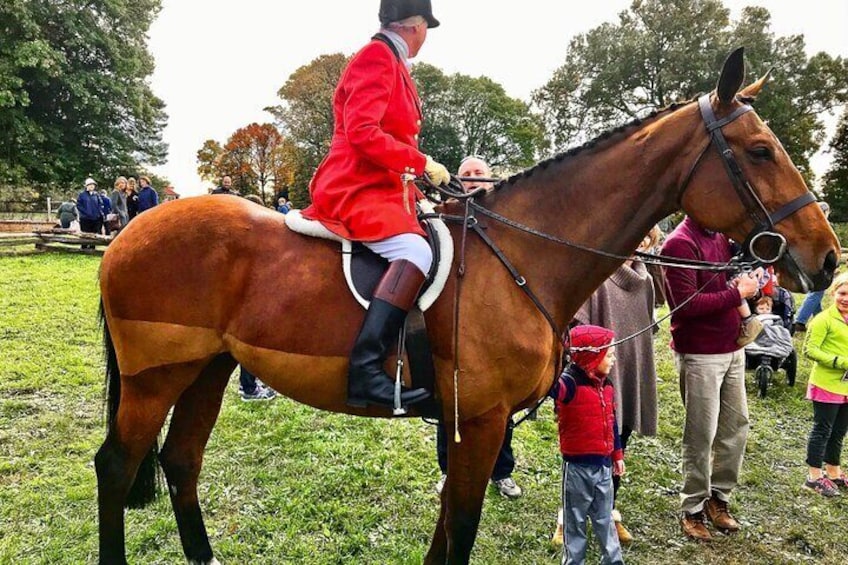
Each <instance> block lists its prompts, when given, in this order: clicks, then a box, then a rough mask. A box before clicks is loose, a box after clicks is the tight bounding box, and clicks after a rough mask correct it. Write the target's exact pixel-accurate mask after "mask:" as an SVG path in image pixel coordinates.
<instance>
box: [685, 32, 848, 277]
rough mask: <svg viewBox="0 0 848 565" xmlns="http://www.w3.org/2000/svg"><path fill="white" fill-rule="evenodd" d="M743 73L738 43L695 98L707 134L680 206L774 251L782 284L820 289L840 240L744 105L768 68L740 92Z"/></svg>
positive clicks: (757, 251)
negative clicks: (714, 80)
mask: <svg viewBox="0 0 848 565" xmlns="http://www.w3.org/2000/svg"><path fill="white" fill-rule="evenodd" d="M744 78H745V63H744V59H743V50H742V48H739V49H737V50H736V51H734V52H733V53H731V55H730V56H729V57H728V58H727V61H725V63H724V68H723V69H722V72H721V78H720V79H719V81H718V86H717V88H716V90H715V92H713V93H712V94H710V95H705V96H704V97H702V98H701V99H700V100H699V112H700V116H701V118H702V119H703V122H704V124H706V129H707V133H708V135H709V136H710V137H709V138H708V139H709V141H707V140H706V139H705V140H703V141H702V143H705V144H706V146H705V147H704V148H703V151H702V152H701V153H700V154H699V155H698V157H697V159H696V160H695V162H694V164H693V166H692V168H691V169H689V171H688V173H689V174H688V176H687V178H686V179H685V180H684V182H683V191H684V192H683V193H682V195H681V205H682V207H683V209H684V210H685V211H686V212H687V214H689V215H691V216H692V217H693V218H694V219H695V220H697V221H698V223H699V224H701V225H702V226H704V227H707V228H709V229H713V230H717V231H720V232H722V233H725V234H727V235H728V236H729V237H731V238H733V239H734V240H735V241H738V242H740V243H742V244H743V246H744V247H745V248H746V250H748V251H750V252H751V253H752V254H753V255H754V256H756V257H761V258H764V259H767V260H771V259H774V258H776V257H778V256H780V259H779V260H778V261H777V262H776V263H775V266H776V268H777V269H778V272H779V273H780V274H781V285H782V286H785V287H787V288H789V289H790V290H794V291H802V292H804V291H807V290H812V289H817V290H820V289H823V288H826V287H827V286H828V285H829V284H830V281H831V280H832V278H833V272H834V270H835V269H836V266H837V263H838V262H839V253H840V248H839V242H838V241H837V239H836V235H835V234H834V233H833V230H832V229H831V228H830V224H828V222H827V219H826V218H825V216H824V214H823V213H822V211H821V209H820V208H819V206H817V205H816V204H815V198H814V197H813V196H812V194H811V193H810V191H809V189H808V188H807V185H806V184H805V183H804V179H803V178H802V177H801V174H800V173H799V172H798V169H796V168H795V165H793V164H792V160H791V159H790V158H789V155H788V154H787V153H786V150H785V149H784V148H783V145H781V143H780V141H779V140H778V139H777V137H775V135H774V133H772V131H771V130H770V129H769V127H768V126H767V125H766V124H765V123H764V122H763V121H762V120H761V119H760V118H759V116H757V114H756V112H754V111H752V110H751V107H750V106H749V104H750V102H752V101H753V100H754V99H755V98H756V96H757V94H758V93H759V92H760V90H761V89H762V87H763V86H764V85H765V83H766V82H767V80H768V73H767V74H766V75H765V76H764V77H762V78H761V79H760V80H758V81H757V82H755V83H753V84H751V85H749V86H747V87H746V88H744V89H742V90H741V91H740V88H741V86H742V82H743V80H744ZM699 136H700V134H699ZM702 139H703V138H702ZM713 146H715V149H716V150H711V149H710V148H711V147H713ZM784 240H785V252H784V253H782V250H783V247H784Z"/></svg>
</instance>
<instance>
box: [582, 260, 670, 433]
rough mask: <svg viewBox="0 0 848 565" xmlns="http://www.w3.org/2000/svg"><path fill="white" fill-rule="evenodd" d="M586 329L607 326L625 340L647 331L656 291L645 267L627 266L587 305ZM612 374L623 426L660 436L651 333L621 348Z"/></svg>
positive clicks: (619, 347) (600, 288)
mask: <svg viewBox="0 0 848 565" xmlns="http://www.w3.org/2000/svg"><path fill="white" fill-rule="evenodd" d="M574 317H575V318H576V319H577V320H579V321H580V322H581V323H583V324H594V325H596V326H603V327H605V328H609V329H611V330H612V331H614V332H615V339H616V340H619V339H622V338H625V337H627V336H629V335H632V334H634V333H636V332H638V331H639V330H642V329H644V328H646V327H647V326H649V325H650V324H651V323H653V320H654V288H653V281H652V279H651V275H650V274H648V270H647V269H646V268H645V265H644V264H643V263H640V262H637V261H634V262H633V264H632V266H631V267H628V266H626V265H622V266H621V267H619V268H618V270H617V271H616V272H614V273H613V274H612V276H610V278H608V279H607V280H606V281H604V283H603V284H602V285H601V286H600V287H598V289H597V290H596V291H595V292H594V294H592V296H591V297H590V298H589V300H587V301H586V303H585V304H583V306H581V307H580V310H578V311H577V314H575V316H574ZM615 356H616V362H615V365H614V366H613V368H612V371H611V372H610V378H611V379H612V382H613V385H614V386H615V401H616V417H617V419H618V427H619V429H621V428H622V427H623V426H627V427H629V428H630V429H632V430H633V431H634V432H637V433H639V434H641V435H645V436H653V435H656V434H657V374H656V368H655V366H654V336H653V332H652V331H650V330H649V331H647V332H645V333H643V334H641V335H639V336H638V337H635V338H633V339H631V340H630V341H627V342H625V343H622V344H620V345H618V346H617V347H616V349H615Z"/></svg>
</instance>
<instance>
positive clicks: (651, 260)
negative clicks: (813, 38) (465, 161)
mask: <svg viewBox="0 0 848 565" xmlns="http://www.w3.org/2000/svg"><path fill="white" fill-rule="evenodd" d="M698 107H699V110H700V113H701V117H702V119H703V121H704V127H705V128H706V131H707V133H708V134H709V136H710V139H709V142H708V143H707V144H706V145H705V146H704V148H703V149H702V150H701V151H700V153H699V154H698V157H697V158H696V159H695V161H694V163H693V164H692V166H691V167H690V168H689V172H688V174H687V175H686V177H685V180H684V182H683V184H682V187H681V190H680V194H679V196H678V200H682V198H683V194H684V193H685V191H686V189H687V188H688V187H689V183H690V181H691V180H692V178H693V177H694V175H695V172H696V171H697V169H698V166H699V165H700V164H701V162H702V160H703V157H704V155H705V154H706V152H707V150H708V149H709V148H710V147H711V146H713V145H714V146H715V148H716V151H718V153H719V155H720V156H721V159H722V163H723V165H724V167H725V171H726V172H727V174H728V177H729V178H730V181H731V184H732V185H733V188H734V189H735V191H736V194H737V195H738V196H739V199H740V201H741V202H742V205H743V206H744V207H745V209H746V212H747V214H748V216H749V217H750V218H751V220H753V222H754V228H753V229H752V230H751V232H750V233H749V234H748V236H747V237H746V238H745V241H744V242H743V244H742V249H743V251H742V253H740V254H739V255H737V256H735V257H733V258H732V259H731V260H730V261H729V262H726V263H716V262H711V261H699V260H694V259H684V258H679V257H670V256H664V255H655V254H652V253H644V252H641V251H636V252H634V253H633V254H632V255H621V254H617V253H612V252H610V251H606V250H603V249H597V248H594V247H590V246H587V245H583V244H580V243H576V242H574V241H571V240H568V239H564V238H561V237H558V236H555V235H551V234H547V233H544V232H541V231H539V230H536V229H534V228H532V227H530V226H527V225H524V224H522V223H520V222H517V221H515V220H512V219H510V218H507V217H505V216H503V215H501V214H498V213H497V212H495V211H493V210H490V209H488V208H486V207H484V206H482V205H481V204H480V203H479V202H477V201H476V197H477V196H478V195H480V194H481V193H484V192H485V191H486V190H485V188H482V187H481V188H477V189H474V190H472V191H471V192H465V191H464V189H463V188H462V184H461V183H462V182H463V181H465V182H486V183H493V182H498V181H500V180H501V179H497V178H481V177H452V178H451V182H450V183H449V184H448V188H447V189H446V188H443V187H440V186H437V185H435V184H433V183H432V182H430V180H429V179H428V178H426V177H425V178H424V182H425V184H426V185H427V186H428V187H429V188H431V189H435V190H436V191H437V192H439V193H440V194H442V195H443V196H446V197H448V198H455V199H457V200H461V201H465V214H464V215H462V216H458V215H448V214H433V215H430V216H425V217H438V218H441V219H443V220H445V221H452V222H457V223H462V224H463V226H464V227H465V231H466V232H467V231H468V230H472V231H474V232H475V233H476V234H477V235H478V236H479V237H480V239H482V240H483V242H484V243H485V244H486V245H487V246H488V247H489V248H490V249H491V250H492V252H493V253H494V254H495V256H496V257H497V258H498V260H500V261H501V263H502V264H503V265H504V267H505V268H506V269H507V271H509V273H510V275H511V276H512V277H513V280H514V281H515V284H516V285H517V286H518V287H519V288H520V289H521V290H522V291H523V292H524V293H525V294H526V295H527V296H528V298H530V300H531V301H532V302H533V303H534V305H535V306H536V308H537V309H538V310H539V312H541V313H542V315H543V316H544V317H545V319H546V320H547V322H548V324H549V325H550V326H551V329H552V330H553V331H554V333H555V335H557V336H562V335H563V333H562V331H561V330H560V328H559V326H558V325H557V323H556V321H555V320H554V318H553V316H552V315H551V313H550V312H549V311H548V310H547V309H546V308H545V307H544V305H543V304H542V302H541V301H540V300H539V298H538V297H537V296H536V295H535V293H533V291H532V290H531V288H530V286H529V285H528V283H527V280H526V279H525V278H524V277H523V276H522V275H521V274H520V273H519V272H518V270H517V269H516V268H515V266H514V265H513V264H512V263H511V262H510V261H509V259H507V257H506V256H505V255H504V254H503V252H502V251H501V249H500V248H499V247H498V246H497V244H495V242H494V241H493V240H492V239H491V238H490V237H489V236H488V234H486V233H485V231H484V228H483V227H482V226H481V225H480V223H479V221H478V219H477V217H476V215H475V212H476V213H477V214H480V215H482V216H486V217H488V218H491V219H492V220H494V221H497V222H499V223H501V224H504V225H506V226H509V227H511V228H513V229H516V230H518V231H521V232H524V233H527V234H529V235H533V236H535V237H538V238H541V239H544V240H546V241H550V242H553V243H557V244H560V245H565V246H567V247H571V248H574V249H579V250H581V251H586V252H588V253H592V254H594V255H598V256H601V257H607V258H610V259H616V260H621V261H626V260H628V259H632V258H634V257H636V258H638V259H639V260H640V261H642V262H643V263H645V264H653V265H659V266H663V267H673V268H681V269H692V270H702V271H713V272H716V273H718V272H727V271H729V272H740V271H741V272H750V271H751V270H753V269H755V268H757V267H759V266H761V265H764V264H765V265H770V264H772V263H775V262H777V261H779V260H780V259H781V258H783V257H784V255H786V256H787V257H788V258H790V259H792V255H791V254H788V253H787V242H786V238H785V237H784V236H783V235H782V234H780V233H779V232H777V231H776V228H775V225H776V224H777V223H779V222H781V221H782V220H784V219H786V218H788V217H789V216H791V215H792V214H794V213H795V212H797V211H798V210H800V209H801V208H803V207H805V206H807V205H808V204H812V203H813V202H815V201H816V197H815V195H814V194H813V193H812V192H810V191H809V190H808V191H807V192H805V193H804V194H802V195H800V196H798V197H796V198H794V199H792V200H791V201H789V202H788V203H786V204H784V205H783V206H781V207H780V208H779V209H777V210H776V211H774V212H769V211H768V209H767V208H766V207H765V205H764V204H763V202H762V200H761V199H760V197H759V196H758V195H757V192H756V191H755V190H754V187H753V185H752V184H751V182H750V181H748V179H747V178H746V177H745V173H744V172H743V171H742V168H741V167H740V166H739V163H738V162H737V160H736V157H735V155H734V153H733V150H732V149H731V148H730V145H729V144H728V143H727V139H726V138H725V137H724V134H723V133H722V131H721V130H722V128H723V127H724V126H726V125H728V124H730V123H732V122H733V121H735V120H736V119H738V118H739V117H741V116H743V115H744V114H746V113H748V112H750V111H752V110H753V108H752V107H751V105H750V104H747V103H742V105H741V106H740V107H738V108H737V109H736V110H734V111H733V112H732V113H730V114H729V115H727V116H725V117H724V118H721V119H718V118H716V116H715V113H714V112H713V109H712V105H711V104H710V95H709V94H704V95H702V96H701V97H699V98H698ZM762 238H774V239H775V240H776V241H777V252H776V253H775V254H774V256H773V257H763V256H761V255H759V254H758V252H757V251H756V249H755V245H756V244H757V242H758V241H760V240H761V239H762ZM463 250H464V245H463ZM746 256H747V257H751V258H753V260H747V261H746V260H743V258H744V257H746ZM793 263H794V259H793ZM796 268H797V265H796ZM462 270H463V271H464V257H463V258H462ZM687 302H688V301H687ZM687 302H684V303H682V304H680V305H679V306H678V307H677V308H675V310H673V311H672V312H674V311H676V310H677V309H679V308H680V307H682V306H685V304H686V303H687ZM646 329H647V328H646ZM642 331H645V330H642ZM639 333H641V332H639ZM636 335H638V334H636ZM634 337H635V336H634ZM622 341H625V340H621V341H619V342H618V343H621V342H622Z"/></svg>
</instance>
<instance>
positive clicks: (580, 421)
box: [557, 366, 615, 457]
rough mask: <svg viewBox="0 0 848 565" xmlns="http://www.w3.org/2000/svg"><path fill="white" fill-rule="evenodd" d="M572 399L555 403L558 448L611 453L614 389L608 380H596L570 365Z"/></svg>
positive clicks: (571, 452) (568, 451)
mask: <svg viewBox="0 0 848 565" xmlns="http://www.w3.org/2000/svg"><path fill="white" fill-rule="evenodd" d="M568 372H569V374H570V375H571V376H572V377H574V380H575V382H576V384H577V387H576V392H575V394H574V398H573V399H572V400H571V402H569V403H567V404H562V403H557V413H558V418H559V449H560V451H561V452H562V454H563V455H566V456H568V455H572V456H574V455H600V456H603V457H609V456H612V454H613V451H615V436H614V428H615V391H614V390H613V387H612V383H611V382H610V380H609V379H607V378H604V380H603V381H599V380H598V379H597V378H594V377H590V376H588V375H587V374H586V373H585V372H583V371H582V370H580V369H578V368H576V367H574V366H572V367H570V368H569V370H568Z"/></svg>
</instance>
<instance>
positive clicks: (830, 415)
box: [807, 400, 848, 469]
mask: <svg viewBox="0 0 848 565" xmlns="http://www.w3.org/2000/svg"><path fill="white" fill-rule="evenodd" d="M846 430H848V404H830V403H828V402H816V401H815V400H814V401H813V429H812V430H811V431H810V439H809V441H807V465H809V466H810V467H815V468H816V469H820V468H821V466H822V461H824V462H825V463H827V464H828V465H834V466H836V465H839V459H840V455H841V454H842V439H843V438H844V437H845V432H846Z"/></svg>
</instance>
